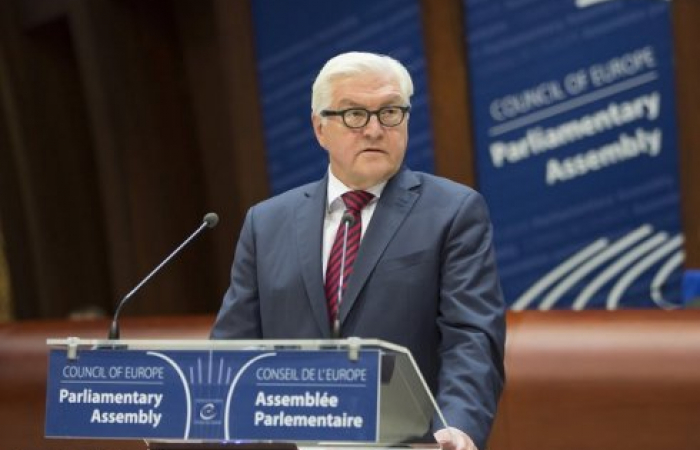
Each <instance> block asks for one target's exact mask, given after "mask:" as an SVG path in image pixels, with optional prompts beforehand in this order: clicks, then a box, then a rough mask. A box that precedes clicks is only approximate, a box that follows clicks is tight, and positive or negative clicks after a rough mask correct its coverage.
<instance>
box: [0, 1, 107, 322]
mask: <svg viewBox="0 0 700 450" xmlns="http://www.w3.org/2000/svg"><path fill="white" fill-rule="evenodd" d="M13 6H14V5H13V4H4V5H3V14H2V15H3V17H4V19H3V20H4V21H6V22H5V23H4V24H3V25H4V26H3V32H2V47H3V53H2V54H3V66H4V67H5V68H6V71H4V77H3V84H2V90H3V99H4V100H5V101H4V106H5V107H4V108H3V117H4V119H5V120H4V122H5V124H4V130H5V131H6V133H7V134H6V136H8V137H9V139H7V140H6V142H7V143H8V145H7V146H6V147H5V146H3V150H2V153H3V157H2V159H3V163H4V164H3V166H4V167H3V172H4V173H3V178H4V183H5V186H6V187H7V188H8V190H7V191H3V200H2V204H3V206H4V208H3V228H4V229H6V230H7V232H8V234H6V239H7V241H8V245H7V248H8V253H9V254H8V257H9V259H10V263H11V268H12V272H11V273H12V280H13V282H15V283H16V288H15V289H14V291H15V292H18V293H22V292H23V293H24V295H23V296H22V297H21V298H20V299H21V301H16V302H15V305H16V308H15V310H16V314H17V317H18V318H25V317H40V316H57V315H62V314H64V313H65V312H67V311H71V310H74V309H77V308H81V307H82V306H84V305H85V304H86V303H87V302H94V301H96V302H98V303H97V305H98V306H102V305H103V304H104V300H106V295H105V294H106V293H107V286H108V282H107V279H106V278H105V276H104V270H103V269H104V267H105V261H104V254H103V247H102V243H103V240H102V236H101V232H102V224H101V214H100V212H99V211H100V202H99V198H98V194H97V190H96V189H95V188H96V179H95V170H94V161H93V159H92V155H91V152H90V143H89V129H88V128H87V126H86V122H87V116H86V113H85V110H84V108H83V104H82V95H81V85H80V77H79V74H78V72H77V70H76V69H75V65H74V59H73V56H74V54H73V48H72V42H71V39H70V35H69V33H68V29H67V24H66V22H65V21H63V20H56V21H53V22H51V23H50V24H44V25H42V26H38V27H36V28H33V29H32V30H31V31H27V30H25V29H22V28H21V27H20V24H21V19H20V16H19V13H18V10H17V9H16V8H14V7H13ZM5 177H7V178H5ZM5 208H6V209H5ZM9 233H12V234H9ZM76 237H78V239H75V238H76ZM15 263H18V264H17V265H16V266H15ZM55 268H60V270H54V269H55ZM25 271H26V272H25Z"/></svg>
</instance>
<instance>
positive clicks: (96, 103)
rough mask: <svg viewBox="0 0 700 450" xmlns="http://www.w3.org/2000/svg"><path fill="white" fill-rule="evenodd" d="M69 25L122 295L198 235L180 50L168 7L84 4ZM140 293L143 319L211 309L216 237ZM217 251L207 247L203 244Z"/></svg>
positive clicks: (197, 172)
mask: <svg viewBox="0 0 700 450" xmlns="http://www.w3.org/2000/svg"><path fill="white" fill-rule="evenodd" d="M71 23H72V25H73V27H72V29H73V30H74V33H75V34H74V36H75V39H76V42H77V48H78V60H79V64H80V68H81V72H82V73H83V75H84V78H85V80H86V97H87V103H88V107H89V111H90V114H91V117H92V119H93V121H94V122H93V123H94V125H93V129H94V137H95V152H96V158H97V161H98V168H99V175H100V180H101V186H100V188H101V192H102V193H103V199H102V201H103V204H104V205H105V207H104V210H105V213H106V214H105V222H106V223H107V230H108V236H109V238H108V244H109V252H110V255H111V258H110V259H111V262H112V265H111V269H112V270H111V277H112V279H113V281H114V287H115V289H114V290H113V295H112V296H113V297H114V298H115V299H118V298H119V297H120V296H122V295H124V294H125V293H126V292H127V291H128V290H129V289H130V288H131V287H132V286H134V285H135V284H136V283H137V282H138V281H139V280H140V279H141V278H142V277H143V276H145V275H146V274H147V273H148V272H149V271H150V270H151V269H152V268H153V267H155V266H156V264H157V263H159V262H160V260H161V259H162V258H164V257H165V256H166V255H167V254H168V253H170V252H171V251H172V250H173V249H174V248H175V247H176V246H177V245H178V244H179V243H180V242H181V241H182V240H184V238H185V237H186V236H187V235H188V234H189V233H190V232H191V231H193V230H194V229H195V227H196V226H197V225H199V223H201V219H202V217H203V216H204V214H205V213H206V212H207V211H206V209H205V208H203V206H202V205H203V203H204V201H203V199H204V195H203V187H202V186H203V178H204V174H203V173H202V168H201V161H200V159H199V149H198V148H197V145H196V137H195V133H194V131H193V124H192V112H191V108H190V103H189V97H188V95H187V89H186V87H187V84H186V78H185V76H184V66H183V63H182V55H181V48H180V46H179V37H178V34H177V27H176V22H175V17H174V14H173V12H172V3H171V2H168V1H152V2H132V1H98V2H94V1H88V0H84V1H76V2H74V3H73V8H71ZM203 240H204V241H205V242H201V241H200V242H195V243H193V245H191V246H190V247H189V248H187V249H186V251H185V252H183V253H182V254H181V255H180V256H179V257H178V259H177V261H173V263H172V264H170V265H169V266H168V267H167V268H166V269H165V271H167V273H165V271H164V273H163V274H160V275H159V276H158V277H154V279H153V281H152V282H151V284H150V285H149V286H147V287H146V288H145V289H144V291H143V292H141V293H140V296H141V297H147V299H141V300H139V301H138V302H132V303H136V304H134V305H133V306H130V308H129V309H130V310H131V311H132V312H135V313H152V312H156V311H168V312H171V313H182V312H199V311H203V310H207V309H209V308H208V306H209V305H211V304H212V302H213V298H214V297H215V296H216V295H217V294H216V293H215V292H214V289H213V283H212V282H211V280H212V271H211V270H209V261H210V258H209V257H208V255H209V254H210V253H211V252H210V251H209V248H208V247H209V246H210V245H211V241H210V239H207V238H204V239H203ZM207 243H208V244H209V245H205V244H207Z"/></svg>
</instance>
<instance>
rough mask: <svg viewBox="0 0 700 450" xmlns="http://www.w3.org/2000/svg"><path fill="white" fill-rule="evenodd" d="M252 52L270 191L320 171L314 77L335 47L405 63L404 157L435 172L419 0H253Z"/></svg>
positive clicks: (314, 176)
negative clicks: (409, 93)
mask: <svg viewBox="0 0 700 450" xmlns="http://www.w3.org/2000/svg"><path fill="white" fill-rule="evenodd" d="M253 21H254V26H255V41H256V54H257V61H258V73H259V77H258V78H259V80H260V90H261V95H262V104H263V121H264V126H265V146H266V151H267V153H266V156H267V163H268V173H269V178H270V180H271V185H272V191H273V193H275V194H276V193H280V192H283V191H286V190H288V189H290V188H292V187H296V186H299V185H301V184H304V183H307V182H309V181H313V180H317V179H319V178H321V176H323V174H324V173H325V171H326V169H327V167H328V158H327V156H326V154H325V151H324V150H323V149H322V148H321V147H319V145H318V143H317V142H316V138H315V137H314V134H313V129H312V127H311V85H312V84H313V81H314V79H315V78H316V75H317V74H318V71H319V70H320V69H321V67H322V66H323V64H324V63H325V62H326V61H327V60H328V59H330V58H331V57H333V56H335V55H336V54H338V53H342V52H346V51H371V52H377V53H383V54H387V55H390V56H392V57H394V58H396V59H398V60H400V61H401V62H402V63H404V64H405V65H406V66H407V68H408V70H409V71H410V72H411V76H412V77H413V82H414V84H415V92H416V93H415V95H414V97H413V99H412V102H411V103H412V105H413V109H412V111H411V119H410V122H409V123H410V125H409V126H410V133H411V134H410V140H409V146H408V151H407V154H406V164H407V165H408V166H409V167H411V168H412V169H414V170H422V171H426V172H433V170H434V162H433V160H434V159H433V151H432V137H431V133H430V123H429V115H428V105H427V98H428V96H427V83H426V75H425V57H424V52H423V41H422V31H421V22H420V9H419V4H418V0H386V1H380V2H377V1H375V0H356V1H353V2H336V1H328V0H294V1H288V0H254V1H253Z"/></svg>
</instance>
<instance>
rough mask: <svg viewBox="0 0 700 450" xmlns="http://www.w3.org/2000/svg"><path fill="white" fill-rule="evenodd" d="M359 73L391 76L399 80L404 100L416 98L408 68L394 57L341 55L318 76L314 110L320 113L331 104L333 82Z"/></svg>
mask: <svg viewBox="0 0 700 450" xmlns="http://www.w3.org/2000/svg"><path fill="white" fill-rule="evenodd" d="M359 74H389V75H391V76H393V77H394V78H396V80H397V81H398V83H399V90H400V91H401V95H402V97H403V100H404V101H405V102H406V103H409V102H410V100H411V96H412V95H413V80H411V74H409V73H408V70H407V69H406V67H405V66H404V65H403V64H401V63H400V62H399V61H397V60H395V59H394V58H392V57H390V56H386V55H379V54H376V53H367V52H348V53H341V54H340V55H337V56H334V57H333V58H331V59H329V60H328V61H327V62H326V64H325V65H324V66H323V68H321V71H320V72H319V73H318V75H317V76H316V80H315V81H314V84H313V88H312V92H311V111H312V112H313V113H314V114H318V113H319V112H320V111H322V110H324V109H326V108H328V107H329V106H330V104H331V101H332V98H331V97H332V90H333V82H334V81H335V80H336V79H338V78H344V77H348V76H352V75H359Z"/></svg>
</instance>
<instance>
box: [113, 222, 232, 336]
mask: <svg viewBox="0 0 700 450" xmlns="http://www.w3.org/2000/svg"><path fill="white" fill-rule="evenodd" d="M218 223H219V216H218V215H217V214H216V213H213V212H210V213H208V214H206V215H205V216H204V219H202V223H201V224H200V225H199V227H198V228H197V229H196V230H195V231H194V233H192V234H190V236H189V237H188V238H187V239H185V241H184V242H183V243H182V244H180V246H179V247H177V248H176V249H175V250H174V251H173V252H172V253H171V254H169V255H168V256H167V257H166V258H165V259H164V260H163V261H162V262H161V263H160V264H158V266H157V267H156V268H155V269H153V270H152V271H151V273H149V274H148V275H146V277H145V278H144V279H143V280H141V282H140V283H139V284H137V285H136V287H135V288H133V289H132V290H131V291H130V292H129V293H128V294H126V295H125V296H124V298H122V300H121V301H120V302H119V305H117V309H116V311H115V312H114V317H113V318H112V325H111V326H110V327H109V337H108V339H110V340H118V339H119V313H120V312H121V310H122V308H123V307H124V305H126V303H127V302H128V301H129V300H130V299H131V297H133V295H134V294H135V293H136V292H138V290H139V289H141V288H142V287H143V285H144V284H146V283H148V281H149V280H150V279H151V278H152V277H153V275H155V274H156V273H158V271H159V270H160V269H162V268H163V266H165V265H166V264H167V263H169V262H170V260H171V259H173V258H174V257H175V255H177V254H178V253H180V250H182V249H183V248H185V247H186V246H187V244H189V243H190V242H191V241H192V240H193V239H194V238H196V237H197V236H198V235H199V233H201V232H202V230H204V229H205V228H214V227H215V226H216V225H217V224H218Z"/></svg>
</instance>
